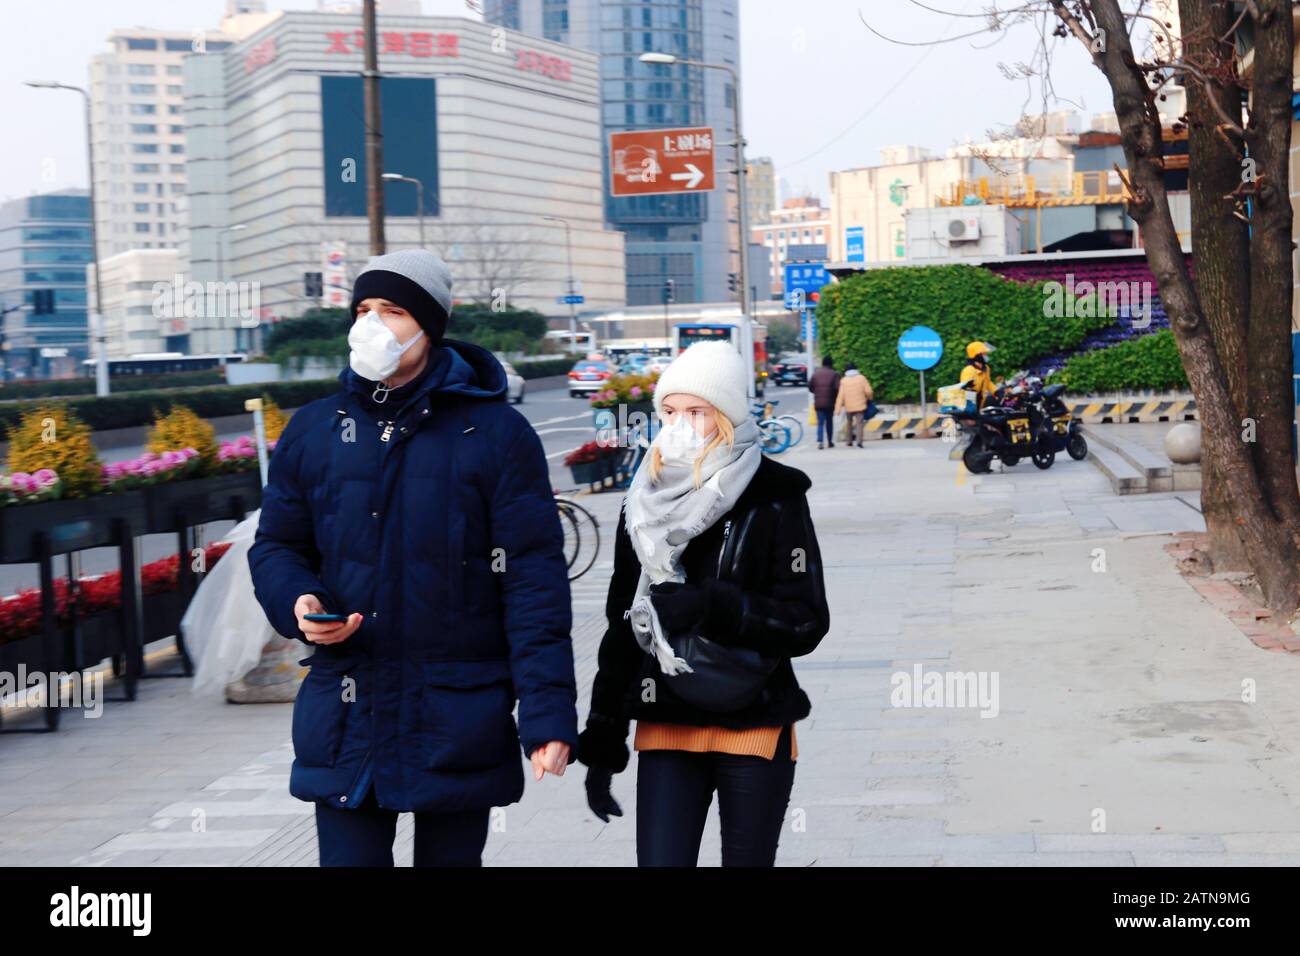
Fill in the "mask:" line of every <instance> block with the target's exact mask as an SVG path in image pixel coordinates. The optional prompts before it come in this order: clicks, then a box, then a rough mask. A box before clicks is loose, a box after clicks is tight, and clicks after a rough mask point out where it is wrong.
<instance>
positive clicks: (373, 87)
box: [361, 0, 386, 256]
mask: <svg viewBox="0 0 1300 956" xmlns="http://www.w3.org/2000/svg"><path fill="white" fill-rule="evenodd" d="M362 28H363V30H364V32H365V40H366V68H365V70H364V71H362V74H361V76H362V80H361V82H362V84H363V86H364V92H365V104H364V106H365V124H366V215H367V216H369V218H370V254H371V255H372V256H382V255H383V254H384V252H385V250H386V243H385V242H384V133H383V129H384V127H383V117H382V116H381V114H380V109H379V43H378V33H377V31H376V29H375V0H365V3H364V6H363V7H362Z"/></svg>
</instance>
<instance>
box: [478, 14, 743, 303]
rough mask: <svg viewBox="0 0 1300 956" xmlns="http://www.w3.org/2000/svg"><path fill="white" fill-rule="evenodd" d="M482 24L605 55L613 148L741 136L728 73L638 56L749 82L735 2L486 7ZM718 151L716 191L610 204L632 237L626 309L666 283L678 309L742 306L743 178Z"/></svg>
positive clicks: (616, 223) (604, 97)
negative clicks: (630, 134) (673, 131)
mask: <svg viewBox="0 0 1300 956" xmlns="http://www.w3.org/2000/svg"><path fill="white" fill-rule="evenodd" d="M483 15H484V19H485V20H486V21H487V22H489V23H497V24H500V25H502V26H505V27H507V28H509V29H513V30H521V31H523V32H524V33H529V34H533V35H535V36H541V37H545V38H546V39H548V40H556V41H559V42H561V43H571V44H573V45H574V46H578V47H583V48H585V49H588V50H592V51H595V52H596V53H597V54H599V57H600V76H601V114H602V122H603V127H604V129H603V132H604V134H605V137H604V138H605V144H604V147H603V148H604V149H605V150H606V151H607V150H608V134H609V133H610V132H611V131H615V130H634V129H655V128H666V127H690V126H709V127H712V128H713V132H714V143H720V144H727V143H731V142H734V140H735V138H736V133H735V130H734V129H733V121H732V104H733V98H734V96H735V90H734V89H732V83H731V79H730V77H729V76H728V74H726V73H725V72H723V71H721V70H710V69H704V68H701V67H694V66H685V65H682V64H672V65H665V64H647V63H642V62H640V60H639V59H638V58H639V57H640V55H641V54H642V53H648V52H659V53H671V54H673V55H675V56H677V57H679V58H681V59H688V60H697V61H701V62H704V63H716V64H724V65H726V66H730V67H732V68H733V69H734V70H736V71H737V73H739V71H740V24H739V3H738V2H737V0H671V2H668V0H665V2H658V3H646V2H644V0H637V2H633V0H484V11H483ZM715 148H716V150H717V152H716V158H715V163H716V169H717V170H718V175H717V177H716V178H717V188H716V189H715V190H714V191H713V192H712V193H706V194H700V195H680V194H679V195H666V196H626V197H619V198H613V197H610V196H608V195H607V196H606V199H605V218H606V220H607V221H608V222H609V224H610V225H611V226H612V227H613V228H615V229H618V230H620V231H621V232H623V233H624V234H625V235H626V237H627V244H626V255H627V304H628V305H653V304H659V303H661V302H662V295H663V288H664V285H665V282H666V280H668V279H672V280H673V282H674V286H675V298H676V301H678V302H682V303H687V302H723V301H727V300H729V299H733V298H735V297H736V293H734V292H731V291H729V289H728V276H729V274H734V273H738V272H739V265H740V244H739V239H740V237H739V232H738V229H737V202H736V195H737V189H736V177H735V176H734V175H728V171H732V170H734V168H735V163H734V162H733V154H732V151H731V149H729V148H728V147H727V146H726V145H722V146H719V147H715ZM607 166H608V158H606V167H607ZM750 284H751V286H752V285H757V284H759V283H756V282H755V281H753V280H751V283H750Z"/></svg>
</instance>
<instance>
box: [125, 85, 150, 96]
mask: <svg viewBox="0 0 1300 956" xmlns="http://www.w3.org/2000/svg"><path fill="white" fill-rule="evenodd" d="M126 89H127V92H128V93H130V94H132V95H133V96H154V95H155V94H157V92H158V87H157V86H156V85H154V84H153V83H129V84H127V87H126Z"/></svg>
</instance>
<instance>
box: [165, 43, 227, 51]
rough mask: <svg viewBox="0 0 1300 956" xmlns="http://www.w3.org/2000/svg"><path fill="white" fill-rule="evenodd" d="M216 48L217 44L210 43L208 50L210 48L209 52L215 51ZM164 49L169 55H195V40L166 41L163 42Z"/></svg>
mask: <svg viewBox="0 0 1300 956" xmlns="http://www.w3.org/2000/svg"><path fill="white" fill-rule="evenodd" d="M215 47H216V44H215V43H209V44H207V48H208V49H209V50H211V49H214V48H215ZM163 49H164V50H167V51H168V52H169V53H193V52H195V51H194V41H193V40H164V41H163Z"/></svg>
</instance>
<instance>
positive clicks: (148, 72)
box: [126, 63, 157, 76]
mask: <svg viewBox="0 0 1300 956" xmlns="http://www.w3.org/2000/svg"><path fill="white" fill-rule="evenodd" d="M156 72H157V69H156V68H155V67H154V65H153V64H152V63H128V64H127V65H126V75H127V76H153V75H154V74H155V73H156Z"/></svg>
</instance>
